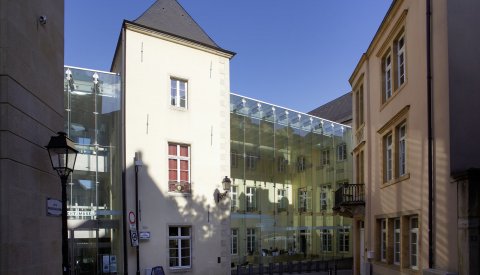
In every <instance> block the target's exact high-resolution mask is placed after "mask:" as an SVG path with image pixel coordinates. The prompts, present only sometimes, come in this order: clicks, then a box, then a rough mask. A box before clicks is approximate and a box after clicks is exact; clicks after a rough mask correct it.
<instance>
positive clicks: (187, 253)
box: [182, 247, 190, 257]
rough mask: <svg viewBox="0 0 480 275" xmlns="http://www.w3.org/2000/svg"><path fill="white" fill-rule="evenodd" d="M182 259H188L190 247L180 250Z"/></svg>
mask: <svg viewBox="0 0 480 275" xmlns="http://www.w3.org/2000/svg"><path fill="white" fill-rule="evenodd" d="M182 257H190V247H187V248H182Z"/></svg>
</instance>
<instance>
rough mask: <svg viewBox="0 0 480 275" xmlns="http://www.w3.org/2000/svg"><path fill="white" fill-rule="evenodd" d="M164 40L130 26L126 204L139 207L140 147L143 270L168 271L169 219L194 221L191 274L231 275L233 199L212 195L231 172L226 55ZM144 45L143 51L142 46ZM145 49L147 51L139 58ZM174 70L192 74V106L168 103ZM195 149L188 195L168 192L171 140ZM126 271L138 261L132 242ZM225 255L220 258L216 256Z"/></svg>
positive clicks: (178, 74) (186, 75) (183, 76)
mask: <svg viewBox="0 0 480 275" xmlns="http://www.w3.org/2000/svg"><path fill="white" fill-rule="evenodd" d="M189 44H190V45H187V44H185V43H184V42H182V41H167V40H165V39H164V38H162V37H161V36H158V35H157V34H155V33H154V32H143V31H142V30H139V29H136V28H135V27H133V26H131V27H128V28H127V30H126V46H125V49H126V53H125V60H126V71H125V73H124V77H125V83H126V84H125V102H126V105H125V120H126V121H125V137H126V145H125V156H126V157H125V158H126V182H125V183H126V186H127V189H126V194H127V211H130V210H135V200H134V163H133V159H134V156H135V152H139V153H140V154H141V158H142V161H143V163H144V166H143V167H142V168H141V169H140V173H139V199H140V201H141V202H140V203H141V220H140V228H139V229H140V230H142V231H149V232H151V238H150V240H148V241H142V242H141V243H140V258H141V263H140V265H141V270H142V272H143V269H144V268H151V267H152V266H157V265H161V266H163V267H164V269H165V270H166V273H167V274H170V268H169V254H168V253H169V250H168V226H169V225H187V226H191V228H192V268H191V269H189V274H227V273H229V270H230V221H229V210H230V207H229V205H228V203H226V202H228V200H227V201H223V202H221V203H220V204H218V205H217V204H216V203H215V201H214V192H215V190H216V189H218V190H219V191H222V192H223V189H222V186H221V182H222V179H223V177H224V176H230V175H229V173H230V132H229V131H230V109H229V102H230V100H229V91H230V87H229V85H230V84H229V83H230V80H229V58H228V56H226V55H222V54H220V53H215V52H212V51H210V50H208V49H205V48H203V49H202V48H198V47H197V45H195V44H193V45H192V43H189ZM142 47H143V51H142ZM142 55H143V57H142ZM170 77H176V78H181V79H185V80H187V81H188V108H187V109H186V110H185V109H180V108H175V107H172V106H171V105H170ZM169 142H175V143H184V144H189V145H190V148H191V155H190V160H191V162H190V165H191V182H192V193H191V195H190V194H189V195H181V194H175V193H173V192H169V191H168V143H169ZM128 258H129V262H128V265H129V273H134V271H135V268H136V261H135V249H133V248H131V247H129V248H128ZM218 258H220V263H218Z"/></svg>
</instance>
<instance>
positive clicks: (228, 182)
mask: <svg viewBox="0 0 480 275" xmlns="http://www.w3.org/2000/svg"><path fill="white" fill-rule="evenodd" d="M231 185H232V181H231V180H230V179H229V178H228V177H227V176H225V178H223V180H222V186H223V190H224V191H225V192H223V193H220V192H216V193H215V201H216V202H217V203H219V202H220V200H222V199H224V198H226V197H227V194H228V191H230V186H231ZM217 191H218V190H217Z"/></svg>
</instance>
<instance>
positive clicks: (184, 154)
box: [180, 145, 188, 157]
mask: <svg viewBox="0 0 480 275" xmlns="http://www.w3.org/2000/svg"><path fill="white" fill-rule="evenodd" d="M180 156H182V157H188V146H183V145H182V146H180Z"/></svg>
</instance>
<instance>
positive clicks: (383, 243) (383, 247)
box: [380, 219, 387, 262]
mask: <svg viewBox="0 0 480 275" xmlns="http://www.w3.org/2000/svg"><path fill="white" fill-rule="evenodd" d="M380 260H381V261H382V262H386V261H387V219H381V220H380Z"/></svg>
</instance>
